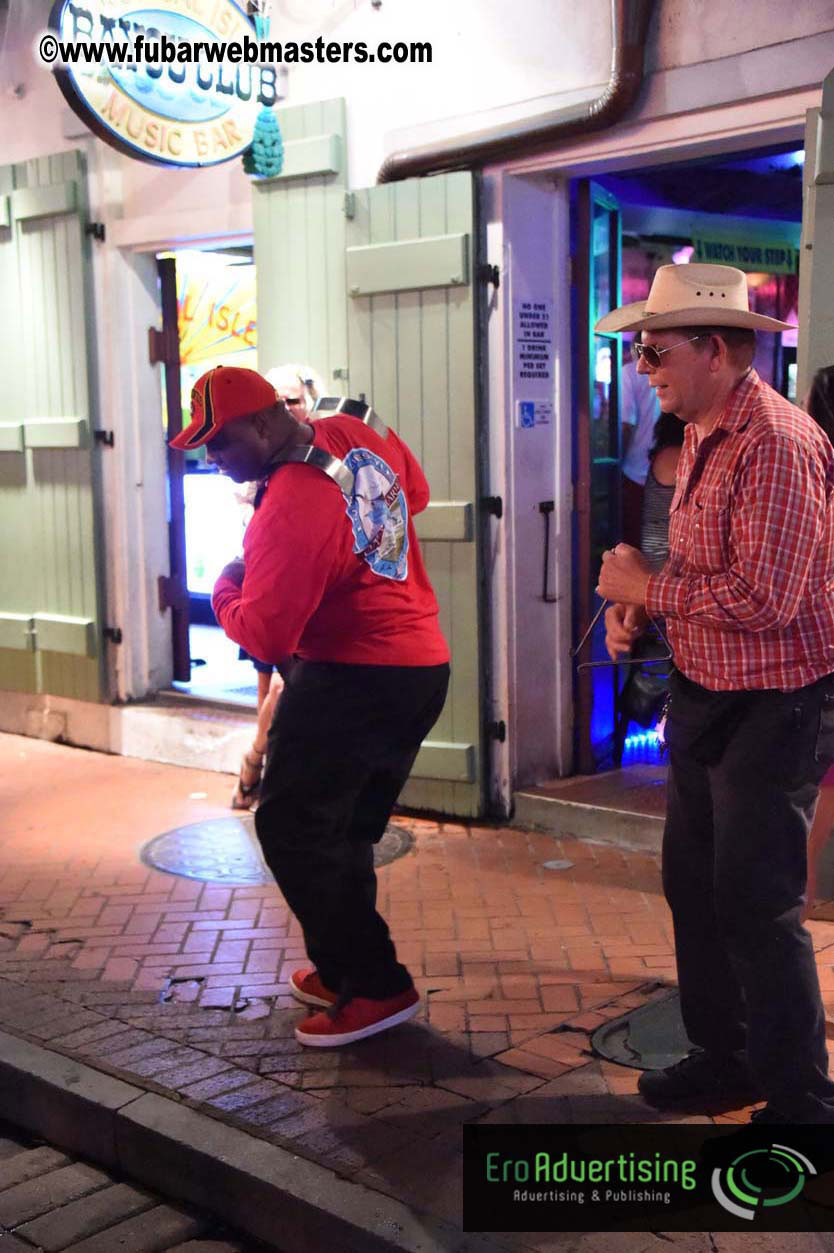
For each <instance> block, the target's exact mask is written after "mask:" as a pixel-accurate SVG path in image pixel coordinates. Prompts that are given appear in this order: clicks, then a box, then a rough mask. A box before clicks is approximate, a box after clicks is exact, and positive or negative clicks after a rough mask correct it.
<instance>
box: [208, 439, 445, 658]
mask: <svg viewBox="0 0 834 1253" xmlns="http://www.w3.org/2000/svg"><path fill="white" fill-rule="evenodd" d="M312 425H313V431H314V438H313V444H314V445H315V446H316V447H317V448H322V449H324V450H325V451H326V452H329V453H331V454H332V455H333V456H335V457H338V458H340V459H343V460H345V461H346V463H347V464H348V465H349V466H350V468H351V469H353V470H354V474H355V486H354V492H353V495H352V496H351V497H350V498H349V499H348V498H346V497H345V496H344V495H343V493H342V491H341V490H340V488H339V487H338V486H337V484H336V483H335V482H334V481H333V480H332V479H331V478H329V477H328V476H327V475H326V474H325V473H324V472H323V471H322V470H320V469H318V468H316V467H315V466H310V465H304V464H290V465H285V466H281V467H279V468H278V469H277V470H276V471H275V472H274V473H273V474H272V476H271V477H270V479H269V482H268V485H267V487H266V490H265V492H264V494H263V496H262V498H261V501H260V504H259V506H258V508H257V509H256V511H255V514H254V516H253V518H252V521H251V522H250V523H249V526H248V527H247V530H246V535H245V537H244V543H243V554H244V562H245V570H246V572H245V575H244V579H243V585H242V587H240V588H238V587H237V586H236V585H235V583H233V582H232V581H231V580H230V579H228V578H224V577H223V576H221V577H220V578H219V579H218V581H217V583H216V584H215V588H214V595H213V597H212V607H213V609H214V613H215V616H216V617H217V620H218V622H219V623H220V625H221V626H222V627H223V630H224V631H225V632H226V634H227V635H228V636H229V637H230V638H231V639H233V640H234V641H235V642H236V643H238V644H240V645H241V646H242V647H243V648H245V649H246V651H247V652H248V653H249V654H250V655H251V656H253V657H257V658H258V659H259V660H260V661H267V662H269V661H271V662H278V661H281V660H282V659H283V658H285V657H287V656H289V655H291V654H296V655H297V656H299V657H302V658H305V659H308V660H315V661H335V662H346V663H353V664H358V665H385V666H432V665H439V664H441V663H442V662H445V661H448V659H449V649H448V646H447V644H446V641H445V639H444V638H443V635H442V633H441V631H440V627H439V625H438V607H437V600H436V598H435V595H434V591H433V589H432V586H431V583H430V582H429V579H428V576H427V574H426V570H425V566H424V564H423V558H422V555H421V553H420V548H419V545H418V543H417V537H416V535H415V532H414V523H413V520H412V519H413V515H414V514H417V513H420V512H421V510H423V509H425V507H426V505H427V504H428V501H429V489H428V484H427V482H426V478H425V475H424V474H423V471H422V470H421V468H420V466H419V464H418V462H417V460H416V458H415V457H414V455H413V454H412V453H411V451H410V450H409V449H408V447H407V446H406V445H405V444H404V443H403V441H402V440H401V439H399V438H398V436H397V435H396V433H395V432H394V431H389V432H388V435H387V437H386V438H383V437H382V436H380V435H379V434H378V433H377V432H376V431H374V430H373V429H371V428H370V427H367V426H365V425H363V424H362V423H361V422H359V421H358V420H357V419H356V418H350V417H344V416H340V415H337V416H334V417H330V418H320V419H318V420H317V421H315V422H314V423H313V424H312Z"/></svg>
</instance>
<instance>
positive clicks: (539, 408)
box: [516, 400, 553, 430]
mask: <svg viewBox="0 0 834 1253" xmlns="http://www.w3.org/2000/svg"><path fill="white" fill-rule="evenodd" d="M552 418H553V405H552V404H551V403H550V401H549V400H518V401H516V426H518V427H521V428H522V429H525V430H529V429H530V428H532V427H534V426H549V425H550V423H551V421H552Z"/></svg>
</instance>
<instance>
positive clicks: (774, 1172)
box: [711, 1144, 817, 1222]
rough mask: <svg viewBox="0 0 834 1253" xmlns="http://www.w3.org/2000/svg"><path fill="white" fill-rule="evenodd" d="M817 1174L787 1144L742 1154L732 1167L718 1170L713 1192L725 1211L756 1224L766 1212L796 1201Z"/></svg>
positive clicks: (731, 1163)
mask: <svg viewBox="0 0 834 1253" xmlns="http://www.w3.org/2000/svg"><path fill="white" fill-rule="evenodd" d="M816 1173H817V1172H816V1169H815V1168H814V1166H813V1165H812V1163H811V1162H810V1161H809V1160H808V1158H807V1157H805V1155H804V1154H802V1153H799V1152H798V1151H797V1150H796V1149H791V1148H788V1147H787V1145H785V1144H771V1146H770V1147H769V1148H762V1149H750V1150H749V1151H748V1152H746V1153H740V1154H739V1156H738V1157H736V1158H734V1159H733V1161H732V1162H730V1164H729V1165H728V1166H720V1167H719V1166H716V1167H715V1169H714V1170H713V1172H712V1180H711V1182H712V1192H713V1196H714V1197H715V1199H716V1201H718V1203H719V1205H723V1207H724V1209H725V1210H728V1211H729V1213H731V1214H735V1216H736V1217H737V1218H746V1219H748V1220H749V1221H750V1222H752V1221H753V1220H754V1219H755V1218H756V1216H757V1214H762V1210H763V1209H764V1210H767V1209H772V1208H773V1207H774V1206H776V1205H787V1204H788V1203H789V1202H790V1201H793V1200H794V1199H795V1198H796V1197H798V1196H799V1194H800V1192H801V1191H802V1189H803V1187H804V1186H805V1180H806V1179H807V1178H808V1177H809V1175H815V1174H816Z"/></svg>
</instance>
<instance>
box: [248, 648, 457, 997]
mask: <svg viewBox="0 0 834 1253" xmlns="http://www.w3.org/2000/svg"><path fill="white" fill-rule="evenodd" d="M448 684H449V667H448V665H442V666H352V665H338V664H336V663H333V662H310V661H303V662H298V663H297V664H296V665H295V666H294V667H293V669H292V671H291V673H290V675H289V678H288V679H287V683H286V686H285V688H284V691H283V693H282V694H281V699H280V701H279V702H278V706H277V708H276V712H275V719H274V721H273V723H272V727H271V729H270V732H269V743H268V748H267V759H266V769H265V772H264V778H263V783H262V785H261V799H260V803H259V805H258V808H257V811H256V813H255V828H256V830H257V833H258V838H259V840H260V842H261V847H262V848H263V852H264V857H265V859H266V862H267V864H268V866H269V868H270V870H271V871H272V873H273V874H274V875H275V879H276V881H277V883H278V886H279V887H280V889H281V891H282V892H283V894H284V897H285V898H286V901H287V903H288V905H289V906H290V908H291V909H292V911H293V913H294V914H295V916H296V918H297V919H298V921H299V922H300V924H301V928H302V931H303V933H304V942H305V945H306V947H307V954H308V956H309V957H310V960H311V961H312V962H313V964H314V965H315V967H316V969H317V970H318V972H319V975H320V976H321V979H322V981H323V982H324V984H325V985H326V986H327V987H328V988H331V989H332V990H333V991H334V992H339V993H340V994H342V995H343V996H345V997H349V996H351V995H353V996H367V997H372V998H375V999H384V998H386V997H389V996H396V995H397V994H398V993H399V992H404V991H406V990H407V989H408V988H409V987H411V976H410V975H409V973H408V971H407V970H406V968H405V966H403V965H402V964H401V963H399V962H398V961H397V955H396V950H395V948H394V945H393V943H392V942H391V938H390V936H389V933H388V927H387V926H386V924H385V921H384V919H383V918H381V917H380V915H379V914H378V913H377V910H376V873H375V871H374V863H373V846H374V844H375V843H376V842H377V841H378V840H380V839H381V838H382V836H383V835H384V833H385V827H386V825H387V822H388V819H389V817H390V814H391V810H392V808H393V806H394V803H395V801H396V799H397V797H398V796H399V794H400V791H401V790H402V787H403V784H404V783H405V781H406V779H407V778H408V775H409V772H410V771H411V767H412V766H413V764H414V759H415V757H416V756H417V752H418V750H419V748H420V744H421V742H422V740H423V739H424V738H425V736H426V735H427V734H428V732H429V731H430V729H431V728H432V726H433V725H434V723H435V722H436V721H437V719H438V717H439V715H440V711H441V710H442V708H443V703H444V701H445V699H446V689H447V687H448Z"/></svg>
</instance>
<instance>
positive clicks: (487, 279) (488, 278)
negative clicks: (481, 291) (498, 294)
mask: <svg viewBox="0 0 834 1253" xmlns="http://www.w3.org/2000/svg"><path fill="white" fill-rule="evenodd" d="M478 278H479V279H480V280H481V282H482V283H492V285H493V286H494V287H500V285H501V271H500V270H499V269H498V266H497V265H490V264H489V262H488V261H485V262H484V263H483V265H479V266H478Z"/></svg>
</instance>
